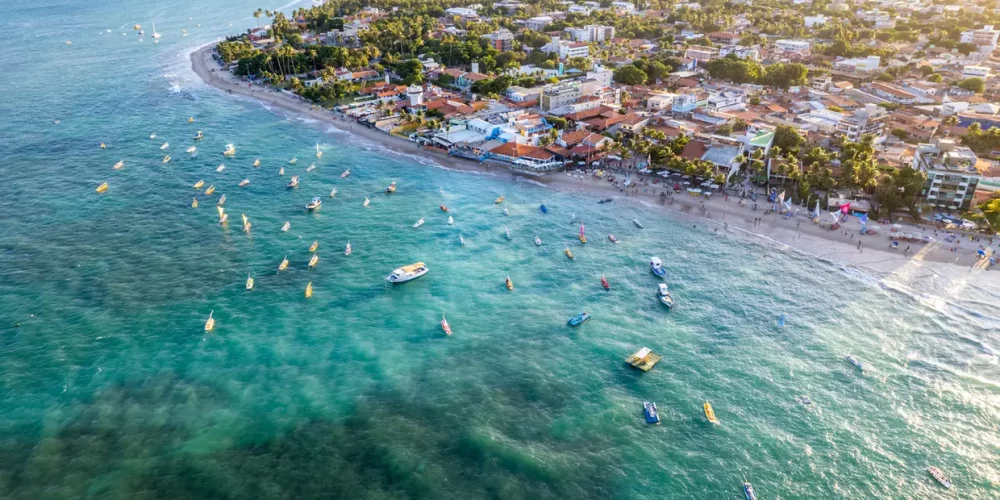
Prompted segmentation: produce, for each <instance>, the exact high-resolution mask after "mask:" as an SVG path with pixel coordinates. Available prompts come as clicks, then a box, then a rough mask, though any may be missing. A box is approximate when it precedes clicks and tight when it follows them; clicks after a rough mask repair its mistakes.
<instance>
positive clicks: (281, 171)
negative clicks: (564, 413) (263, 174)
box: [278, 167, 285, 175]
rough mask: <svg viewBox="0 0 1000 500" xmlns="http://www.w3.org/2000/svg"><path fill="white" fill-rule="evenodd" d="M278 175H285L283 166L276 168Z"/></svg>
mask: <svg viewBox="0 0 1000 500" xmlns="http://www.w3.org/2000/svg"><path fill="white" fill-rule="evenodd" d="M278 175H285V167H281V168H280V169H278Z"/></svg>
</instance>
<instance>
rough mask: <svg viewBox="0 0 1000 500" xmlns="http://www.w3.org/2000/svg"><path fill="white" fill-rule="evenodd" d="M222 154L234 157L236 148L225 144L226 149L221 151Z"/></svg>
mask: <svg viewBox="0 0 1000 500" xmlns="http://www.w3.org/2000/svg"><path fill="white" fill-rule="evenodd" d="M222 154H223V155H225V156H236V146H233V145H232V144H226V149H224V150H223V151H222Z"/></svg>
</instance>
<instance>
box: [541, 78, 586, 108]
mask: <svg viewBox="0 0 1000 500" xmlns="http://www.w3.org/2000/svg"><path fill="white" fill-rule="evenodd" d="M579 98H580V86H579V85H577V84H575V83H559V84H555V85H546V86H545V88H544V89H543V90H542V97H541V100H540V102H539V107H540V108H541V109H542V111H552V110H553V109H557V108H561V107H563V106H566V105H568V104H570V103H572V102H575V101H576V100H577V99H579Z"/></svg>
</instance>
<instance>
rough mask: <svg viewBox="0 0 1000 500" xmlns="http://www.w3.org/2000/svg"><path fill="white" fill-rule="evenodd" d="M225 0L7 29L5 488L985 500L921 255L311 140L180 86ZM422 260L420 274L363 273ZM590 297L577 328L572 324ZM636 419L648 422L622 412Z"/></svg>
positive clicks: (971, 393) (993, 379) (87, 493)
mask: <svg viewBox="0 0 1000 500" xmlns="http://www.w3.org/2000/svg"><path fill="white" fill-rule="evenodd" d="M236 4H237V2H233V1H226V2H223V3H222V4H221V5H218V6H213V7H212V8H211V10H210V11H209V9H206V8H205V7H204V6H202V5H200V4H196V3H195V2H190V1H185V2H180V4H179V5H174V6H172V7H171V8H169V9H168V8H165V7H162V6H159V5H158V4H153V3H148V2H140V3H129V4H128V5H115V6H108V7H99V6H84V5H76V3H71V2H65V1H63V2H62V3H56V2H52V3H46V4H38V5H32V6H22V5H17V6H14V7H13V10H12V11H8V12H7V14H8V16H7V18H6V19H5V20H3V21H0V23H2V24H0V26H3V27H4V28H5V32H7V33H9V35H10V37H11V40H10V42H9V43H8V52H7V56H8V57H6V60H7V68H6V69H7V70H8V74H10V75H17V77H16V78H12V79H6V80H4V81H3V83H2V84H0V88H2V89H3V91H4V95H5V99H3V100H2V101H0V116H5V117H8V119H7V120H3V121H0V136H2V137H5V138H7V140H6V141H5V143H6V146H7V147H6V148H4V149H3V150H2V151H0V169H2V170H3V172H4V174H5V183H4V185H3V188H0V189H2V193H3V196H0V221H2V227H3V231H2V233H0V249H2V252H0V311H2V316H3V322H2V324H0V354H2V357H3V363H0V380H2V388H3V390H2V391H0V431H2V432H0V436H2V437H0V444H2V446H0V498H17V499H22V498H23V499H35V498H316V497H323V498H329V497H346V498H385V497H390V496H391V497H394V498H399V497H414V498H416V497H429V498H481V497H494V498H548V497H553V498H554V497H562V498H567V497H568V498H664V497H666V498H734V497H736V496H737V495H739V494H740V486H739V485H740V482H741V481H742V479H743V478H744V477H746V478H747V479H749V480H750V481H752V482H753V484H754V486H755V488H756V489H757V491H758V494H759V495H760V496H761V498H844V497H853V498H873V497H885V498H930V497H936V496H940V495H945V493H944V490H942V489H941V488H940V487H938V486H937V485H936V484H935V483H933V481H932V480H931V479H930V477H929V476H928V475H927V474H926V473H925V472H924V471H923V468H924V467H926V466H927V465H929V464H935V465H938V466H939V467H941V468H942V469H943V470H944V471H945V472H946V473H947V474H949V475H950V476H951V477H952V479H953V480H954V482H955V484H956V488H955V491H954V492H952V493H950V494H951V495H953V496H956V497H961V498H994V497H996V495H997V491H998V490H997V484H998V483H1000V474H998V470H997V467H998V466H997V460H996V457H997V456H998V453H997V451H998V445H1000V441H998V439H997V437H996V428H997V423H998V419H1000V414H998V410H997V408H1000V396H998V391H1000V369H998V363H997V358H996V356H990V355H988V354H986V353H985V352H984V349H983V347H984V346H987V347H992V348H993V349H995V350H1000V333H998V328H1000V319H998V316H1000V315H998V314H997V312H996V306H997V304H998V302H1000V291H998V286H997V285H996V284H995V283H990V282H986V281H984V280H982V279H979V280H976V279H973V278H968V279H966V278H965V276H964V274H963V273H965V270H964V269H957V270H949V269H944V270H943V271H939V272H938V273H940V274H934V275H931V276H929V277H928V273H927V272H925V271H924V270H922V269H918V268H916V267H914V268H912V269H911V268H909V267H907V268H904V269H902V270H901V271H900V272H898V273H897V274H896V275H895V276H893V277H890V278H887V279H884V280H881V279H878V278H876V277H873V276H870V275H868V274H866V273H864V272H863V271H860V270H857V269H853V268H847V267H844V266H840V265H838V264H836V263H832V262H825V261H817V260H816V259H814V258H811V257H809V256H805V255H801V254H798V253H795V252H792V251H789V250H785V249H782V248H778V247H775V246H767V245H764V244H760V243H757V242H755V241H753V240H750V239H748V238H744V237H737V236H729V237H723V236H720V235H718V234H716V233H714V232H708V231H707V230H705V229H704V228H699V229H692V228H691V224H692V222H691V221H689V220H685V219H680V218H674V217H672V216H671V217H668V216H664V215H662V213H661V212H659V211H656V210H651V209H648V208H644V207H641V206H638V205H636V206H632V205H629V204H622V203H614V204H609V205H598V204H596V203H595V199H591V198H588V197H584V196H581V195H571V194H565V193H556V192H552V191H550V190H547V189H544V188H540V187H537V186H534V185H532V184H530V183H511V182H509V180H507V179H506V177H505V176H502V175H501V176H486V175H474V174H468V173H459V172H452V171H449V170H446V169H441V168H433V167H430V166H428V165H423V164H421V162H418V161H417V160H416V159H414V158H412V157H408V156H404V155H398V154H394V153H390V152H387V151H385V150H383V149H381V148H379V147H378V146H376V145H372V144H367V143H364V142H363V141H358V140H356V139H354V138H352V137H351V136H349V135H346V134H343V133H325V131H324V127H322V126H316V124H309V123H303V120H301V119H297V118H295V117H286V116H283V115H279V114H275V113H272V112H270V111H268V110H267V109H264V108H262V107H261V106H260V105H257V104H255V103H252V102H248V101H246V100H240V99H234V98H231V97H229V96H226V95H224V94H222V93H221V92H218V91H216V90H214V89H211V88H208V87H206V86H204V85H203V84H200V83H199V82H198V81H197V80H196V77H195V76H194V75H193V74H192V73H191V71H190V69H189V68H188V66H189V63H188V61H187V59H186V54H188V53H190V52H191V51H192V50H193V49H194V48H196V47H198V46H200V45H202V44H204V43H206V42H208V41H211V40H213V39H215V38H217V37H219V36H222V35H224V34H227V33H232V32H235V31H236V30H238V29H241V28H245V27H248V26H253V24H254V20H253V18H252V17H250V13H251V12H252V9H250V8H248V7H246V6H241V5H236ZM189 17H193V18H194V20H188V18H189ZM154 19H155V20H156V22H157V29H158V31H159V32H160V33H162V34H163V38H162V39H161V41H160V43H158V44H152V43H151V40H150V39H149V38H148V36H147V38H146V40H145V41H144V42H141V43H140V42H138V41H137V37H136V35H135V34H134V33H133V32H132V30H131V25H132V24H134V23H141V24H143V25H144V28H145V29H146V30H147V33H148V32H149V30H150V28H151V26H150V21H152V20H154ZM230 22H232V23H233V27H229V26H228V23H230ZM196 23H201V24H202V27H201V28H196V27H195V24H196ZM105 28H110V29H111V30H112V33H110V34H108V33H104V34H101V35H98V34H97V33H98V31H103V30H104V29H105ZM181 29H187V30H188V31H189V32H190V33H191V35H190V36H188V37H181V36H180V30H181ZM122 32H126V33H127V35H126V36H122V35H121V33H122ZM67 39H69V40H72V41H73V44H72V45H65V44H64V43H63V42H64V40H67ZM189 116H193V117H195V119H196V121H195V123H193V124H188V123H187V118H188V117H189ZM56 120H58V121H59V123H58V124H56V123H55V121H56ZM197 130H203V131H204V133H205V139H204V140H202V141H200V142H199V143H198V144H197V146H198V149H199V155H198V156H197V157H196V158H189V157H188V155H186V154H184V153H183V151H184V149H185V148H186V147H187V146H188V145H191V144H193V141H192V139H191V138H192V136H193V135H194V133H195V131H197ZM153 132H155V133H156V134H157V138H156V140H150V139H148V136H149V134H150V133H153ZM102 141H103V142H105V143H107V144H108V149H106V150H103V151H102V150H100V149H98V147H97V146H98V144H99V143H100V142H102ZM165 141H169V142H170V144H171V146H170V148H169V150H168V151H167V152H169V153H170V154H171V156H172V157H173V161H172V162H171V163H169V164H162V163H161V162H160V158H161V157H162V155H163V152H161V151H160V150H159V149H158V148H159V146H160V145H161V144H162V143H163V142H165ZM227 143H233V144H235V145H236V147H237V150H238V153H237V156H236V157H235V158H232V159H226V158H223V157H222V155H221V151H222V149H223V148H224V146H225V145H226V144H227ZM316 143H319V144H320V145H321V148H322V149H323V151H324V155H323V157H322V159H321V160H319V161H316V164H317V168H316V170H315V171H313V172H309V173H305V172H304V170H305V168H306V167H307V166H308V165H309V164H310V163H312V161H313V148H314V147H315V144H316ZM258 157H259V158H260V159H261V167H260V168H258V169H254V168H252V167H251V164H252V162H253V160H254V158H258ZM292 157H298V158H299V161H298V163H296V164H295V165H294V166H291V165H288V164H287V161H288V160H289V159H290V158H292ZM121 159H124V160H125V164H126V166H125V168H124V169H123V170H121V171H114V170H112V168H111V165H113V164H114V163H115V162H117V161H118V160H121ZM219 163H225V164H226V165H227V168H226V170H225V171H224V172H222V173H216V172H215V167H216V165H218V164H219ZM422 163H429V162H426V161H424V162H422ZM281 166H285V170H286V175H285V176H284V177H280V176H278V173H277V171H278V169H279V168H280V167H281ZM345 168H350V169H351V172H352V175H351V176H350V177H349V178H347V179H343V180H342V179H340V178H339V175H340V173H341V172H342V171H343V170H344V169H345ZM291 175H301V178H302V185H301V187H299V188H298V189H294V190H289V189H286V188H285V187H284V186H285V184H286V183H287V182H288V180H289V177H290V176H291ZM243 178H249V179H250V180H251V184H250V186H248V187H246V188H238V187H237V186H236V185H237V183H238V182H239V181H240V180H242V179H243ZM200 179H204V180H205V182H206V186H207V185H210V184H214V185H215V186H216V189H217V191H216V194H215V195H214V196H209V197H206V196H204V195H201V194H199V193H197V192H196V191H195V190H194V189H192V188H191V186H192V185H193V184H194V183H195V182H197V181H198V180H200ZM393 180H395V181H397V182H398V183H399V190H398V192H397V193H396V194H394V195H391V196H386V195H384V194H382V190H383V189H384V187H385V186H386V185H387V184H389V183H390V182H391V181H393ZM103 181H108V182H109V184H110V189H109V190H108V192H106V193H104V194H102V195H98V194H96V193H94V188H95V187H96V186H97V185H98V184H100V183H101V182H103ZM333 187H337V188H338V194H337V197H336V198H334V199H329V198H327V195H328V193H329V191H330V189H332V188H333ZM203 189H204V188H203ZM223 193H225V194H226V196H227V199H228V201H227V202H226V204H225V207H226V211H227V212H228V213H229V214H230V217H231V218H232V219H233V221H232V222H231V223H230V224H229V225H228V227H226V226H220V225H219V224H218V223H217V220H218V219H217V214H216V212H215V209H214V204H215V200H217V199H218V196H219V195H221V194H223ZM501 194H503V195H505V196H506V197H507V205H508V207H509V209H510V214H511V215H510V216H509V217H505V216H503V215H502V213H501V207H500V206H497V205H494V204H493V203H492V200H493V199H494V198H496V197H497V196H499V195H501ZM195 196H197V197H198V198H199V201H200V206H199V207H198V208H197V209H192V208H191V206H190V204H191V199H192V198H193V197H195ZM313 196H320V197H323V200H324V205H323V207H322V209H320V210H319V211H317V212H315V213H307V212H306V211H305V209H304V208H303V206H304V205H305V204H306V203H308V202H309V200H310V199H312V197H313ZM366 196H370V197H371V199H372V203H371V206H370V207H369V208H367V209H364V208H362V206H361V204H362V201H363V200H364V198H365V197H366ZM541 200H544V202H545V204H546V205H547V206H548V208H549V213H548V214H546V215H543V214H542V213H541V212H540V210H539V208H538V205H539V202H540V201H541ZM442 203H443V204H445V205H447V206H448V207H449V208H451V210H452V215H453V216H454V218H455V225H454V226H448V225H447V224H446V222H445V221H446V219H447V215H446V214H444V213H442V212H440V211H439V209H438V208H437V207H438V205H439V204H442ZM241 213H245V214H246V215H247V216H248V217H249V218H250V220H251V221H252V223H253V230H252V233H251V234H250V235H246V234H244V233H243V232H242V231H240V228H239V224H238V220H239V215H240V214H241ZM572 213H575V214H576V219H577V222H571V221H570V214H572ZM421 217H424V218H425V219H426V221H427V222H426V224H424V225H423V226H422V227H420V228H418V229H414V228H412V227H411V225H412V224H413V223H414V222H415V221H416V220H417V219H419V218H421ZM635 217H638V218H640V219H641V220H642V221H643V223H644V224H645V229H643V230H639V229H637V228H635V227H634V226H633V225H632V224H631V222H630V221H631V220H632V219H633V218H635ZM579 220H584V221H586V224H587V230H588V235H589V237H590V238H589V239H590V243H588V244H587V245H586V246H581V245H580V243H579V242H578V240H577V239H576V234H577V231H578V221H579ZM285 221H289V222H291V229H290V230H289V231H288V232H287V233H282V232H280V227H281V225H282V224H283V223H284V222H285ZM695 224H698V225H699V226H701V225H702V224H701V223H698V222H695ZM505 225H506V226H508V227H509V228H510V231H511V233H512V235H513V239H512V240H511V241H506V240H505V239H504V237H503V227H504V226H505ZM608 233H614V234H615V235H616V236H617V237H618V239H619V240H620V241H621V243H620V244H618V245H613V244H611V243H610V242H608V240H607V238H606V235H607V234H608ZM460 234H461V235H463V236H464V238H465V240H466V245H465V246H461V245H459V243H458V237H459V235H460ZM535 234H537V235H539V236H540V237H541V238H542V240H543V241H544V245H543V246H542V247H536V246H535V245H534V243H533V241H532V239H533V237H534V235H535ZM314 240H318V241H319V242H320V247H319V250H318V253H319V255H320V261H319V264H318V266H317V267H316V268H315V269H311V270H310V269H307V267H306V262H307V261H308V259H309V253H308V252H307V248H308V247H309V245H310V244H311V243H312V242H313V241H314ZM348 241H350V242H351V244H352V246H353V249H354V253H353V255H351V256H349V257H348V256H344V255H343V248H344V245H345V244H346V243H347V242H348ZM564 244H568V245H570V247H571V248H572V250H573V253H574V254H575V255H576V259H575V260H573V261H570V260H568V259H567V258H566V257H565V256H564V255H563V253H562V250H563V245H564ZM286 255H287V256H288V258H289V261H290V265H289V268H288V270H286V271H284V272H281V273H278V272H277V266H278V263H279V262H280V261H281V259H282V257H283V256H286ZM651 255H658V256H660V257H661V258H663V260H664V262H665V263H666V266H667V267H668V269H669V271H670V279H669V281H670V284H671V287H672V288H673V293H674V296H675V298H676V299H677V301H678V306H677V307H676V309H675V310H673V311H670V312H667V311H665V310H664V309H663V308H662V306H661V305H660V304H659V303H658V302H657V301H656V299H655V297H654V292H655V287H656V284H657V281H656V280H655V279H654V277H653V276H652V275H651V274H650V273H649V271H648V260H649V257H650V256H651ZM417 260H422V261H424V262H426V263H427V265H428V266H429V267H430V268H431V272H430V273H429V274H428V275H427V276H426V277H424V278H421V279H419V280H416V281H414V282H411V283H408V284H405V285H401V286H395V287H389V286H386V285H385V284H384V281H383V279H384V277H385V276H386V275H387V274H388V273H389V272H390V271H392V269H394V268H395V267H397V266H399V265H402V264H407V263H410V262H413V261H417ZM951 271H954V272H951ZM248 273H251V274H252V275H253V276H254V277H255V279H256V287H255V289H254V290H253V291H250V292H247V291H246V290H244V286H243V284H244V281H245V279H246V276H247V274H248ZM602 273H604V274H606V276H607V278H608V280H609V281H610V282H611V285H612V291H611V292H610V293H609V292H605V291H604V290H603V289H601V287H600V283H599V279H600V276H601V274H602ZM506 274H509V275H510V276H511V278H512V279H513V281H514V283H515V289H514V291H512V292H508V291H507V290H506V289H505V288H504V286H503V279H504V276H505V275H506ZM308 282H312V283H313V286H314V289H315V295H314V297H313V298H312V299H308V300H307V299H305V298H304V297H303V290H304V288H305V286H306V283H308ZM583 310H585V311H587V312H589V313H591V314H592V315H593V318H594V319H593V320H591V321H590V322H588V323H586V324H585V325H583V326H581V327H580V328H577V329H571V328H569V327H567V326H566V324H565V322H566V320H567V319H568V318H570V317H572V316H574V315H575V314H577V313H579V312H580V311H583ZM209 312H214V313H213V314H214V317H215V319H216V321H217V322H216V328H215V330H214V331H213V332H212V333H210V334H206V333H205V332H204V331H203V325H204V321H205V319H206V318H207V316H208V314H209ZM782 313H784V314H786V315H787V318H788V321H787V324H786V326H785V327H784V328H778V327H777V326H776V319H777V317H778V316H779V315H780V314H782ZM442 314H445V315H447V317H448V320H449V322H450V323H451V326H452V329H453V330H454V332H455V334H454V335H453V336H452V337H445V336H444V335H443V334H442V332H441V331H440V326H439V324H438V322H439V321H440V319H441V315H442ZM18 325H19V326H18ZM642 346H648V347H650V348H652V349H654V350H655V351H657V352H659V353H661V354H663V355H664V359H663V361H662V362H661V363H660V364H659V365H658V366H657V367H656V368H655V369H654V370H653V371H651V372H649V373H639V372H635V371H632V370H630V369H628V368H627V367H626V366H625V365H624V364H623V362H622V361H623V359H624V357H625V356H627V355H628V354H630V353H631V352H633V351H635V350H636V349H638V348H639V347H642ZM848 353H853V354H854V355H855V356H857V357H858V358H860V359H861V360H862V361H863V362H864V363H865V364H866V365H867V367H868V369H866V371H865V373H864V374H861V373H859V372H857V371H856V370H854V369H853V368H852V367H851V366H850V365H848V364H847V363H846V362H844V361H843V360H842V357H843V356H844V355H846V354H848ZM799 395H809V396H810V397H811V398H812V400H813V401H814V402H815V404H814V405H813V406H814V407H813V408H811V409H806V408H805V407H803V406H802V405H801V404H799V403H798V402H797V401H796V397H797V396H799ZM644 400H652V401H656V402H657V404H658V406H659V408H660V413H661V417H662V418H663V424H662V425H660V426H657V427H650V426H647V425H646V424H645V423H644V421H643V419H642V413H641V402H642V401H644ZM706 400H708V401H711V402H712V404H713V406H714V407H715V411H716V414H717V415H718V417H719V419H720V420H721V421H722V425H721V426H720V427H715V426H712V425H710V424H708V423H707V422H706V421H705V419H704V417H703V415H702V412H701V405H702V404H703V403H704V402H705V401H706Z"/></svg>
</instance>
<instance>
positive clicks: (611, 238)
mask: <svg viewBox="0 0 1000 500" xmlns="http://www.w3.org/2000/svg"><path fill="white" fill-rule="evenodd" d="M608 240H610V241H611V243H618V238H615V235H613V234H609V235H608Z"/></svg>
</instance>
